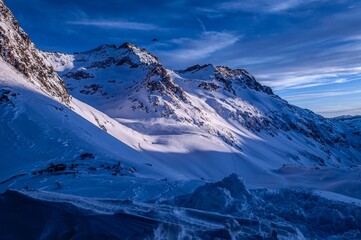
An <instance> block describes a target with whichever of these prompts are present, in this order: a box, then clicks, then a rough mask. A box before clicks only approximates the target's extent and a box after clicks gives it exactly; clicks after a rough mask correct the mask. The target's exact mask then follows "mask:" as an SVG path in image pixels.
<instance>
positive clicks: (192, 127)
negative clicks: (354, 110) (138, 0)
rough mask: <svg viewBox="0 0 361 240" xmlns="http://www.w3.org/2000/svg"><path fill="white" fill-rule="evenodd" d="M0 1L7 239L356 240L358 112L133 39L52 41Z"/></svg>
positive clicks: (0, 129) (360, 172) (0, 223)
mask: <svg viewBox="0 0 361 240" xmlns="http://www.w3.org/2000/svg"><path fill="white" fill-rule="evenodd" d="M0 7H1V15H0V55H1V57H0V116H1V117H0V151H1V157H0V192H1V195H0V209H1V213H2V214H1V216H0V232H1V234H2V235H1V236H2V239H24V238H26V239H54V238H55V239H83V238H86V239H92V238H93V239H101V238H106V239H124V238H125V239H126V238H128V239H129V238H131V239H215V238H218V239H361V225H360V222H361V219H360V216H361V205H360V204H361V165H360V162H361V134H360V133H361V117H357V116H355V117H349V116H348V117H346V116H345V117H339V118H334V119H326V118H324V117H322V116H320V115H317V114H315V113H313V112H311V111H309V110H307V109H301V108H299V107H296V106H293V105H290V104H288V103H287V101H285V100H283V99H281V98H280V97H279V96H277V95H275V94H274V93H273V91H272V89H271V88H269V87H267V86H263V85H261V84H260V83H259V82H257V80H256V79H255V78H254V77H253V76H252V75H251V74H250V73H248V72H247V71H246V70H243V69H230V68H228V67H224V66H213V65H211V64H208V65H196V66H192V67H189V68H187V69H184V70H171V69H167V68H165V67H164V66H163V65H162V64H161V63H160V62H159V61H158V59H157V57H156V56H153V55H152V54H150V53H149V52H147V51H146V50H145V49H142V48H139V47H137V46H135V45H133V44H131V43H124V44H122V45H120V46H114V45H102V46H99V47H98V48H95V49H93V50H89V51H86V52H82V53H74V54H63V53H54V52H43V51H40V50H38V49H37V48H36V47H35V45H34V44H33V43H32V42H31V41H30V39H29V37H28V36H27V35H26V33H25V32H24V31H23V30H22V29H21V28H20V26H19V24H18V22H17V21H16V19H15V18H14V16H13V15H12V13H11V11H10V10H9V9H8V8H7V7H6V6H5V5H4V3H3V1H1V0H0ZM222 179H223V180H222Z"/></svg>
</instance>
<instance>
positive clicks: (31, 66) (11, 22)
mask: <svg viewBox="0 0 361 240" xmlns="http://www.w3.org/2000/svg"><path fill="white" fill-rule="evenodd" d="M0 56H1V58H2V59H3V60H4V61H5V62H7V63H8V64H10V65H11V66H13V67H14V68H15V69H16V70H17V71H18V72H20V73H21V74H22V75H24V76H25V77H26V78H27V79H28V80H29V81H30V82H31V83H33V84H34V85H35V86H37V87H38V88H39V89H40V90H42V91H43V92H45V93H47V94H48V95H50V96H52V97H55V98H57V99H59V100H61V101H62V102H64V103H69V99H70V96H69V94H68V91H67V89H66V87H65V84H64V82H63V80H62V79H61V78H60V77H59V76H58V74H57V73H56V72H55V71H54V69H53V67H52V66H51V65H50V64H49V63H48V62H47V61H46V60H45V59H44V58H43V57H42V55H41V53H40V51H39V50H38V49H36V47H35V45H34V44H33V43H32V42H31V40H30V38H29V36H28V35H27V34H26V33H25V32H24V31H23V29H22V28H21V27H20V25H19V23H18V21H17V20H16V19H15V17H14V16H13V14H12V13H11V11H10V10H9V9H8V8H7V7H6V6H5V4H4V2H3V1H0Z"/></svg>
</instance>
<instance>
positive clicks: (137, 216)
mask: <svg viewBox="0 0 361 240" xmlns="http://www.w3.org/2000/svg"><path fill="white" fill-rule="evenodd" d="M0 210H1V213H2V214H1V216H0V221H1V222H4V221H5V219H6V221H7V223H8V224H9V225H8V226H11V227H10V228H9V227H8V226H5V225H3V224H2V225H0V231H1V233H2V236H5V239H23V238H24V237H25V238H27V239H32V238H34V239H35V238H46V239H50V238H67V239H89V238H90V239H96V238H106V239H215V238H216V239H326V238H327V239H360V238H361V206H360V205H356V204H347V203H344V202H338V201H333V200H329V199H325V198H323V197H320V196H317V195H315V194H314V193H312V192H310V191H306V190H292V189H280V190H268V189H258V190H248V189H247V188H246V186H245V185H244V182H243V180H241V179H240V178H239V177H238V176H237V175H235V174H233V175H231V176H229V177H227V178H225V179H223V180H222V181H220V182H215V183H207V184H205V185H203V186H200V187H198V188H197V189H195V190H194V191H193V192H192V193H190V194H187V195H182V196H178V197H175V198H170V199H168V200H165V201H162V202H159V201H156V200H150V201H147V202H143V203H142V202H134V201H130V200H119V199H102V198H84V197H78V196H73V195H67V194H57V193H52V192H44V191H38V190H23V191H7V192H5V193H4V194H2V195H1V196H0ZM14 211H15V212H17V214H14ZM19 213H20V215H19ZM20 216H21V217H20ZM29 222H31V224H30V225H29V224H28V223H29Z"/></svg>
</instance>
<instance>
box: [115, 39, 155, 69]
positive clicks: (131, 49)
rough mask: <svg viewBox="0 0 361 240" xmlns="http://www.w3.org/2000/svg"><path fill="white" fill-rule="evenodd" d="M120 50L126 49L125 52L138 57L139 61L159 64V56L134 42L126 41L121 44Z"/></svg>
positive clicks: (147, 63)
mask: <svg viewBox="0 0 361 240" xmlns="http://www.w3.org/2000/svg"><path fill="white" fill-rule="evenodd" d="M118 50H123V51H125V53H128V54H129V57H136V58H138V60H137V62H140V63H143V64H146V65H153V64H159V62H158V58H157V57H156V56H154V55H153V54H151V53H149V52H148V51H147V50H146V49H145V48H140V47H138V46H136V45H134V44H133V43H130V42H125V43H123V44H122V45H120V46H119V48H118ZM130 55H134V56H130Z"/></svg>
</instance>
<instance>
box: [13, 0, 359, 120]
mask: <svg viewBox="0 0 361 240" xmlns="http://www.w3.org/2000/svg"><path fill="white" fill-rule="evenodd" d="M7 4H8V6H9V7H10V9H11V10H12V11H13V12H14V14H15V15H16V17H17V18H18V20H19V21H20V23H21V25H22V27H23V28H24V29H25V31H26V32H28V33H29V35H30V37H31V38H32V40H33V41H34V42H35V44H36V45H37V46H38V47H39V48H41V49H44V50H49V51H60V52H67V53H71V52H74V51H83V50H88V49H91V48H94V47H96V46H97V45H100V44H103V43H114V44H117V45H120V44H121V43H123V42H125V41H129V42H133V43H135V44H137V45H139V46H141V47H145V48H147V49H148V50H149V51H150V52H151V53H153V54H155V55H157V56H158V57H159V59H160V61H161V62H162V63H163V64H164V65H165V66H166V67H168V68H172V69H181V68H184V67H188V66H191V65H193V64H203V63H212V64H216V65H227V66H230V67H235V68H245V69H247V70H248V71H250V72H251V73H252V74H254V75H255V77H256V78H257V79H258V80H259V81H260V82H262V83H263V84H266V85H269V86H271V87H272V88H273V89H274V90H275V92H276V93H277V94H279V95H280V96H281V97H283V98H285V99H286V100H288V101H289V102H290V103H293V104H296V105H298V106H300V107H304V108H309V109H311V110H313V111H315V112H317V113H320V114H322V115H324V116H336V115H344V114H351V115H355V114H361V1H357V0H243V1H242V0H225V1H215V0H207V1H206V0H204V1H196V0H173V1H171V0H152V1H150V0H138V1H137V0H102V1H89V0H62V1H54V0H27V1H24V0H8V1H7ZM153 38H157V39H158V41H157V42H152V39H153Z"/></svg>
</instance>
